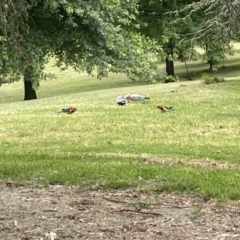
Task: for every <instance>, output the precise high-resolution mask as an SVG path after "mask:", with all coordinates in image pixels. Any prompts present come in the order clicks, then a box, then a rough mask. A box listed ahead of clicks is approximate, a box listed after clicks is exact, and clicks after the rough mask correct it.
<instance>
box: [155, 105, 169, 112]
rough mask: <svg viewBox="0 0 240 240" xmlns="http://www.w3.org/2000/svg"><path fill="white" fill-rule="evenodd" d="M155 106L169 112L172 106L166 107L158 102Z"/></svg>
mask: <svg viewBox="0 0 240 240" xmlns="http://www.w3.org/2000/svg"><path fill="white" fill-rule="evenodd" d="M157 108H158V109H159V110H161V111H162V112H169V111H171V110H173V108H172V107H168V106H165V105H160V104H159V105H158V106H157Z"/></svg>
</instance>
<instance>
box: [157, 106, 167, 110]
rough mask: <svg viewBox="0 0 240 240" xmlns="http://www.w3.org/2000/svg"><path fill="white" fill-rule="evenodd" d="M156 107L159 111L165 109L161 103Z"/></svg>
mask: <svg viewBox="0 0 240 240" xmlns="http://www.w3.org/2000/svg"><path fill="white" fill-rule="evenodd" d="M157 108H158V109H160V110H161V111H165V108H164V107H163V106H162V105H158V106H157Z"/></svg>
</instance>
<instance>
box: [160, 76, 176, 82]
mask: <svg viewBox="0 0 240 240" xmlns="http://www.w3.org/2000/svg"><path fill="white" fill-rule="evenodd" d="M179 81H180V78H179V77H178V76H172V75H165V76H163V77H162V82H163V83H171V82H179Z"/></svg>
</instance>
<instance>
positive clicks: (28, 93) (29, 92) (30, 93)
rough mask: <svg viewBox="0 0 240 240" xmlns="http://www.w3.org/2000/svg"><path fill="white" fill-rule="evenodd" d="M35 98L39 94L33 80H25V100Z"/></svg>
mask: <svg viewBox="0 0 240 240" xmlns="http://www.w3.org/2000/svg"><path fill="white" fill-rule="evenodd" d="M33 99H37V94H36V91H35V90H34V89H33V88H32V82H30V81H26V80H24V101H26V100H33Z"/></svg>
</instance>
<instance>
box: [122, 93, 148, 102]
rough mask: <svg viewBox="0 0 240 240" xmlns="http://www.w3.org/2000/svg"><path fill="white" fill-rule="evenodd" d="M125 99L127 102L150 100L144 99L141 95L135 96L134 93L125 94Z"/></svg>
mask: <svg viewBox="0 0 240 240" xmlns="http://www.w3.org/2000/svg"><path fill="white" fill-rule="evenodd" d="M125 98H126V99H127V100H131V101H144V100H150V98H149V97H145V96H143V95H140V94H136V93H132V94H127V95H126V96H125Z"/></svg>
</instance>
